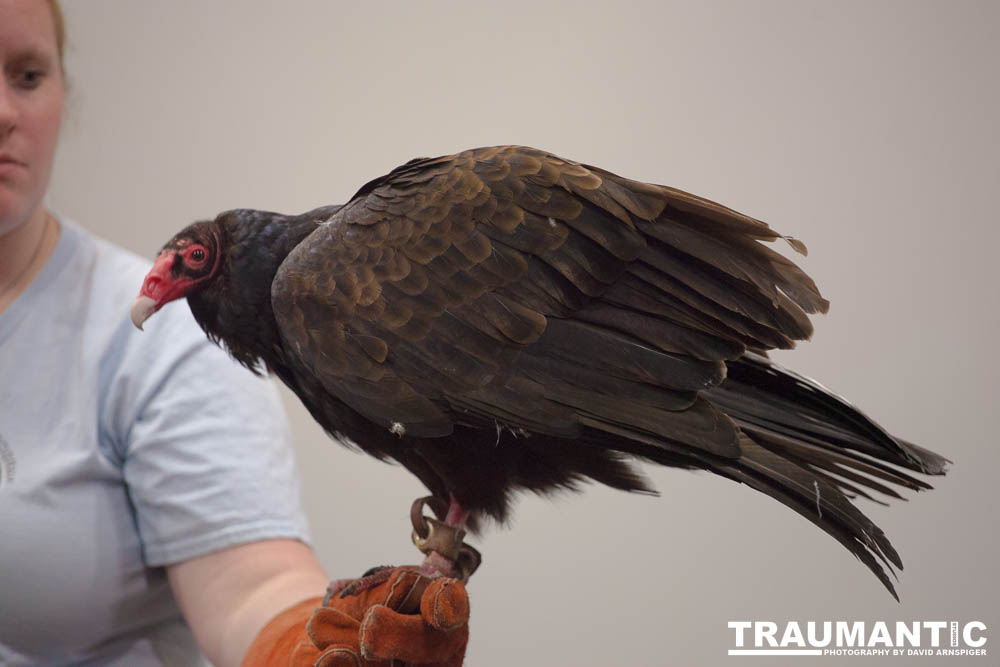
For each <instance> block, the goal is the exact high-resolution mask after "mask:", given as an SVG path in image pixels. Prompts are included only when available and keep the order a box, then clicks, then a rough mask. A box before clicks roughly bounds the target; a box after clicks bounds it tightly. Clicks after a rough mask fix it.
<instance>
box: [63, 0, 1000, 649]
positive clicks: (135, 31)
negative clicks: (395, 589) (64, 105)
mask: <svg viewBox="0 0 1000 667" xmlns="http://www.w3.org/2000/svg"><path fill="white" fill-rule="evenodd" d="M65 5H66V7H65V9H66V13H67V17H68V24H69V33H70V40H71V41H70V50H69V55H68V67H69V72H70V77H71V85H72V88H73V90H72V95H71V98H70V101H69V107H70V108H69V113H68V116H67V120H66V124H65V127H64V136H63V143H62V147H61V151H60V153H59V156H58V162H57V168H56V172H55V176H54V181H53V187H52V190H51V196H50V203H51V204H52V206H53V207H54V208H55V209H56V210H58V211H59V212H61V213H62V214H64V215H68V216H70V217H72V218H74V219H76V220H78V221H80V222H81V223H83V224H84V225H85V226H87V227H88V228H89V229H91V230H93V231H94V232H95V233H97V234H99V235H101V236H104V237H106V238H109V239H111V240H114V241H116V242H117V243H119V244H121V245H123V246H125V247H127V248H130V249H132V250H134V251H136V252H138V253H141V254H143V255H145V256H149V257H151V256H153V255H154V254H155V252H156V250H157V249H158V248H159V246H160V245H161V244H162V243H163V242H164V241H165V240H166V239H167V238H169V237H170V236H171V235H172V234H173V233H174V232H175V231H177V230H179V229H180V228H181V227H182V226H184V225H186V224H187V223H188V222H189V221H192V220H194V219H198V218H204V217H211V216H214V214H215V213H217V212H218V211H220V210H224V209H228V208H235V207H256V208H266V209H271V210H279V211H286V212H298V211H301V210H306V209H308V208H311V207H314V206H317V205H321V204H326V203H331V202H341V201H344V199H345V198H347V197H349V196H350V195H351V194H353V192H354V191H355V190H356V189H357V187H359V186H360V185H361V184H362V183H364V182H365V181H367V180H369V179H370V178H372V177H374V176H377V175H380V174H382V173H385V172H386V171H388V170H389V169H391V168H392V167H394V166H396V165H398V164H401V163H402V162H404V161H405V160H407V159H409V158H411V157H415V156H421V155H438V154H444V153H451V152H454V151H457V150H460V149H463V148H469V147H473V146H479V145H492V144H500V143H522V144H528V145H534V146H538V147H541V148H545V149H547V150H550V151H552V152H555V153H557V154H561V155H563V156H565V157H570V158H575V159H579V160H582V161H586V162H590V163H592V164H597V165H601V166H603V167H605V168H608V169H611V170H612V171H616V172H618V173H621V174H623V175H626V176H629V177H632V178H637V179H641V180H646V181H651V182H656V183H665V184H670V185H674V186H677V187H680V188H683V189H687V190H690V191H692V192H696V193H699V194H701V195H704V196H707V197H709V198H712V199H715V200H717V201H720V202H722V203H724V204H727V205H729V206H731V207H733V208H736V209H738V210H740V211H744V212H746V213H749V214H750V215H753V216H756V217H759V218H762V219H764V220H767V221H768V222H769V223H771V224H772V226H774V227H775V228H777V229H778V230H780V231H782V232H783V233H786V234H792V235H794V236H796V237H798V238H801V239H803V240H804V241H806V242H807V243H808V244H809V247H810V249H811V253H810V255H809V257H808V258H807V259H805V260H803V261H802V265H803V266H804V267H805V268H806V270H807V271H808V272H810V274H811V275H812V276H813V277H814V278H815V279H816V280H817V282H818V283H819V285H820V286H821V289H822V290H823V292H824V295H825V296H826V297H828V298H829V299H830V300H831V301H832V302H833V306H832V309H831V312H830V314H829V315H828V316H826V317H821V318H819V319H818V321H817V322H816V325H817V332H816V335H815V337H814V340H813V341H812V342H809V343H807V344H803V345H801V346H800V349H798V350H795V351H793V352H791V353H784V354H780V355H778V357H779V360H780V361H782V362H783V363H786V364H787V365H790V366H792V367H794V368H796V369H798V370H799V371H801V372H803V373H806V374H808V375H810V376H813V377H816V378H818V379H820V380H821V381H822V382H823V383H824V384H826V385H827V386H829V387H831V388H833V389H834V390H836V391H838V392H840V393H842V394H844V395H846V396H847V397H849V398H850V399H851V400H852V401H854V402H855V403H856V404H858V405H860V406H863V407H864V408H865V409H866V410H867V411H868V413H869V414H870V415H872V416H873V417H875V418H876V419H877V420H879V421H880V422H881V423H882V424H884V425H885V426H886V427H888V428H889V429H890V430H892V431H893V432H895V433H897V434H899V435H901V436H903V437H905V438H907V439H910V440H912V441H914V442H917V443H921V444H923V445H925V446H928V447H931V448H933V449H936V450H937V451H940V452H942V453H944V454H945V455H947V456H949V457H950V458H952V459H953V460H954V461H955V465H954V467H953V470H952V473H951V475H950V476H948V477H947V478H944V479H940V480H937V482H936V486H937V489H936V490H935V491H933V492H931V493H926V494H920V495H916V496H914V495H911V499H910V501H909V502H907V503H895V504H894V505H893V506H892V507H890V508H883V507H879V506H875V505H873V504H871V503H866V504H865V505H864V509H865V511H866V512H867V513H869V515H870V516H872V517H873V518H874V519H875V520H876V521H877V522H878V523H879V524H880V525H881V526H882V527H883V528H884V529H885V531H886V532H887V534H888V535H889V536H890V537H891V538H892V539H893V541H894V544H895V545H896V546H897V548H898V549H899V551H900V552H901V554H902V556H903V559H904V562H905V565H906V570H905V571H904V572H903V573H902V576H901V582H900V585H899V590H900V594H901V597H902V603H901V604H896V603H895V602H894V601H893V600H892V599H891V598H890V597H889V595H888V594H886V593H885V592H884V591H883V590H882V588H881V587H880V585H879V584H878V582H877V581H876V580H875V579H874V578H873V577H872V576H871V575H870V574H869V573H868V572H867V571H866V570H865V568H864V567H863V566H861V565H860V564H859V563H857V562H856V561H855V560H854V559H853V557H852V556H850V555H849V554H848V553H847V552H846V551H844V550H843V549H842V548H841V547H840V546H839V545H837V544H836V543H835V542H834V541H833V540H831V539H829V538H828V537H826V536H825V535H823V534H822V533H821V532H820V531H818V530H817V529H815V528H814V527H813V526H811V525H810V524H808V523H807V522H806V521H804V520H802V519H801V518H800V517H798V516H797V515H796V514H794V513H793V512H791V511H789V510H787V509H785V508H784V507H782V506H780V505H779V504H778V503H775V502H773V501H771V500H769V499H767V498H765V497H764V496H761V495H758V494H756V493H755V492H753V491H751V490H749V489H747V488H743V487H740V486H738V485H736V484H733V483H731V482H729V481H726V480H723V479H721V478H713V477H711V476H709V475H708V474H692V473H687V472H680V471H670V470H663V469H659V470H657V469H648V472H649V474H650V475H651V477H652V478H653V480H654V481H655V483H656V484H657V486H658V487H659V489H660V491H661V494H662V495H661V497H660V498H648V497H642V496H627V495H625V494H621V493H618V492H612V491H609V490H605V489H602V488H597V487H588V488H587V490H586V492H585V493H584V494H583V495H578V496H572V497H569V496H564V497H559V498H558V499H557V500H556V502H552V501H543V500H540V499H537V498H534V497H527V498H524V499H523V500H522V501H521V502H520V503H519V505H518V508H517V516H516V519H515V522H514V524H513V526H512V527H511V528H510V529H502V530H496V529H495V530H491V531H489V533H488V535H487V536H486V537H485V539H483V540H481V541H480V542H479V546H480V547H481V548H482V550H483V552H484V554H485V565H484V566H483V568H482V569H481V570H480V572H479V573H478V574H477V575H476V577H475V579H474V580H473V582H472V584H471V589H470V590H471V594H472V600H473V620H472V631H473V639H472V643H471V647H470V649H469V664H472V665H511V664H530V665H543V664H544V665H553V664H556V665H606V664H632V665H665V664H687V665H693V664H697V665H717V664H731V663H734V662H736V663H738V662H739V661H740V660H741V659H740V658H728V657H726V649H728V648H731V647H732V646H733V639H732V632H731V631H730V630H728V629H727V627H726V623H727V621H729V620H738V619H756V620H775V621H779V622H783V621H786V620H797V621H800V622H802V623H804V622H805V621H808V620H867V621H875V620H886V621H889V622H890V623H891V622H893V621H895V620H959V621H968V620H974V619H979V620H982V621H984V622H985V623H986V624H987V626H989V628H990V632H988V633H987V635H988V636H990V637H991V639H990V642H989V643H988V644H987V648H988V649H991V651H990V653H991V657H989V658H979V659H972V660H969V662H975V663H977V664H996V663H995V662H994V661H995V660H996V655H997V654H1000V634H998V630H1000V612H998V603H997V599H998V596H1000V586H998V574H997V563H998V562H1000V548H998V543H997V536H996V532H997V525H998V521H997V514H996V512H997V510H996V499H997V497H998V496H997V491H996V487H995V485H996V481H995V480H996V474H997V470H998V468H1000V454H998V451H997V447H996V437H995V431H996V425H997V412H998V401H997V395H998V390H1000V367H998V364H997V361H996V347H997V333H998V331H997V330H998V317H997V303H998V299H997V296H996V293H995V292H996V287H997V278H996V263H997V254H996V253H997V251H996V249H997V247H998V243H1000V234H998V231H997V220H996V213H995V211H996V209H995V206H994V199H995V196H996V190H997V186H998V183H1000V179H998V175H1000V173H998V162H997V160H998V158H997V156H998V149H1000V142H998V132H997V117H998V100H1000V95H998V88H997V65H998V62H1000V48H998V46H997V39H996V35H997V31H998V28H1000V25H998V23H1000V21H998V19H1000V11H998V7H1000V5H998V4H997V3H995V2H971V1H960V2H943V1H942V2H885V1H880V2H836V3H834V2H824V3H820V2H698V3H695V2H690V3H678V2H656V3H628V4H626V3H620V4H612V3H577V2H566V3H547V2H531V3H525V2H503V3H490V4H481V3H468V2H466V3H462V2H454V3H440V2H434V3H401V2H400V3H385V2H369V3H362V2H324V1H319V0H313V1H295V2H288V3H281V4H280V5H279V3H275V2H271V1H269V0H242V1H239V2H237V1H235V0H233V1H229V2H219V1H215V2H196V1H194V0H183V1H175V2H170V3H166V2H155V3H154V2H149V1H146V2H135V1H134V0H89V1H88V2H80V1H72V0H71V1H67V2H66V3H65ZM136 288H137V289H138V285H137V286H136ZM175 307H184V306H183V305H179V306H175ZM287 398H288V401H287V403H288V409H289V412H290V414H291V417H292V419H293V423H294V429H295V435H296V453H297V456H298V459H299V461H300V464H301V467H302V470H303V475H304V483H305V490H304V494H305V502H306V505H307V507H308V511H309V514H310V516H311V520H312V523H313V530H314V533H315V544H316V548H317V550H318V552H319V554H320V555H321V557H322V560H323V562H324V564H325V565H326V567H327V568H328V570H329V572H330V573H331V575H334V576H337V577H346V576H354V575H357V574H360V572H361V571H363V570H364V569H366V568H367V567H369V566H371V565H375V564H381V563H386V562H395V563H399V562H406V561H413V560H415V558H416V557H417V556H418V554H417V552H416V551H414V550H413V548H412V547H411V546H410V544H409V539H408V535H409V528H408V521H407V518H406V513H407V510H408V507H409V503H410V501H411V500H412V499H413V498H414V497H416V496H417V495H418V494H420V493H421V489H420V487H419V486H418V484H417V483H416V481H415V480H413V479H411V478H410V477H409V476H408V475H407V474H406V473H405V472H404V471H402V470H401V469H399V468H393V467H389V466H386V465H383V464H380V463H377V462H375V461H374V460H371V459H368V458H366V457H363V456H359V455H355V454H352V453H350V452H348V451H346V450H344V449H342V448H339V447H337V446H335V445H334V444H332V443H331V442H329V441H328V440H327V438H326V437H325V436H324V435H323V434H322V432H321V431H320V430H319V429H318V428H317V427H316V426H314V424H313V423H312V422H311V420H310V419H309V417H308V415H307V414H306V413H305V411H304V410H303V409H302V408H301V407H300V406H299V405H298V404H297V402H296V401H295V399H294V397H293V396H291V394H287ZM803 627H804V626H803ZM743 660H751V661H752V660H753V659H750V658H745V659H743ZM786 660H791V659H786ZM758 661H759V659H758ZM866 662H871V663H872V664H876V663H877V662H878V660H875V659H872V660H865V659H857V658H821V659H812V660H811V661H809V662H808V663H807V664H816V665H820V664H847V663H850V664H857V663H866ZM954 662H956V660H955V659H942V658H938V659H921V660H920V661H919V662H918V663H916V664H928V665H930V664H944V663H948V664H951V663H954Z"/></svg>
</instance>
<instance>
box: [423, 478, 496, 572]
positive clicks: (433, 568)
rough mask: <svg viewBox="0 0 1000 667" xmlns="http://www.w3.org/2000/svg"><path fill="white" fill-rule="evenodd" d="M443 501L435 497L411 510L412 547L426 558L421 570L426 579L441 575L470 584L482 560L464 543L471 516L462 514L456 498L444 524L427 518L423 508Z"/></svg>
mask: <svg viewBox="0 0 1000 667" xmlns="http://www.w3.org/2000/svg"><path fill="white" fill-rule="evenodd" d="M442 504H443V503H441V501H440V500H438V499H437V498H434V497H427V498H418V499H417V500H415V501H414V502H413V506H412V507H411V508H410V520H411V521H412V523H413V543H414V544H415V545H416V546H417V548H418V549H420V551H422V552H423V553H424V554H425V555H426V558H425V559H424V562H423V564H422V565H421V566H420V571H421V573H423V574H427V575H431V576H433V575H435V574H436V575H440V576H445V577H452V578H454V579H459V580H460V581H462V582H467V581H468V580H469V577H471V576H472V573H473V572H475V571H476V568H478V567H479V564H480V563H481V562H482V560H483V558H482V556H481V555H480V553H479V551H477V550H476V549H475V548H473V547H472V546H470V545H468V544H466V543H465V542H463V541H462V539H463V538H464V537H465V529H464V528H463V526H464V524H465V519H466V517H467V516H468V515H469V513H468V511H466V510H463V509H462V508H461V506H460V505H459V504H458V502H457V501H456V500H455V498H454V497H452V499H451V506H450V507H449V508H448V510H447V512H437V514H439V515H440V514H446V516H445V520H444V521H439V520H438V519H435V518H431V517H427V516H424V511H423V510H424V505H431V507H432V508H435V505H439V506H438V507H436V508H435V509H442V507H440V505H442Z"/></svg>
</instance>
